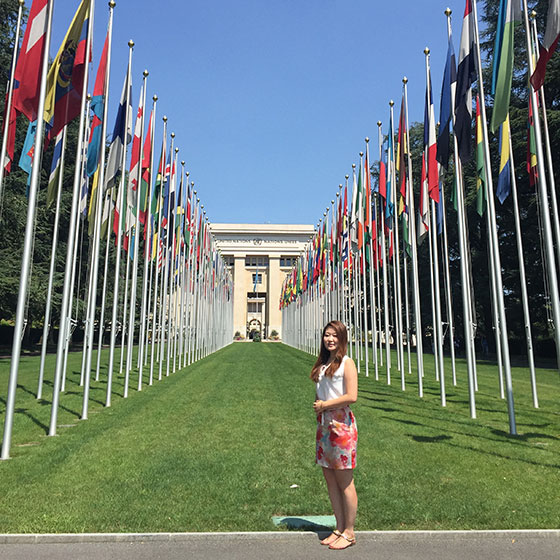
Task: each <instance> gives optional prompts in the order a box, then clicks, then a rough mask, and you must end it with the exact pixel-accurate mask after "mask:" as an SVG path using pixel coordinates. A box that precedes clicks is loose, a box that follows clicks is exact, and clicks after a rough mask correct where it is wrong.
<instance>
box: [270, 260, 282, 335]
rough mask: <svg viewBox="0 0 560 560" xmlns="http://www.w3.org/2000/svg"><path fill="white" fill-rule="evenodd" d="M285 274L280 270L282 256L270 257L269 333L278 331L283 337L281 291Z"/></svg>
mask: <svg viewBox="0 0 560 560" xmlns="http://www.w3.org/2000/svg"><path fill="white" fill-rule="evenodd" d="M283 280H284V275H283V273H282V271H281V270H280V257H273V256H270V257H269V259H268V289H267V295H266V296H267V297H266V305H267V308H268V313H267V316H268V335H269V336H270V333H271V332H272V331H276V332H277V333H278V334H279V335H280V337H282V312H281V311H280V293H281V291H282V282H283Z"/></svg>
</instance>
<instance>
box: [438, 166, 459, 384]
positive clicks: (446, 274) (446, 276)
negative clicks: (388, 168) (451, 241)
mask: <svg viewBox="0 0 560 560" xmlns="http://www.w3.org/2000/svg"><path fill="white" fill-rule="evenodd" d="M440 169H441V168H440ZM439 180H440V189H441V190H440V201H439V203H440V204H441V213H442V243H443V249H442V253H443V282H444V285H445V301H446V310H447V325H448V329H449V347H450V350H451V372H452V379H453V386H456V385H457V372H456V367H455V321H454V319H453V299H452V297H451V273H450V271H449V246H448V243H447V217H446V210H445V191H444V188H443V180H442V177H441V176H440V178H439ZM444 338H445V337H444ZM443 345H444V341H443V339H442V346H443Z"/></svg>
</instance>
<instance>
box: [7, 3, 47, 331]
mask: <svg viewBox="0 0 560 560" xmlns="http://www.w3.org/2000/svg"><path fill="white" fill-rule="evenodd" d="M24 4H25V2H24V0H18V5H19V8H18V17H17V23H16V33H15V35H14V50H13V53H12V66H11V69H10V80H9V82H8V95H7V98H6V111H5V112H4V132H3V134H2V152H1V154H0V208H1V205H2V196H3V187H4V166H5V165H6V164H7V162H6V152H7V151H8V132H9V131H10V115H11V113H12V102H13V96H14V74H15V71H16V63H17V57H18V49H19V33H20V31H21V19H22V15H23V6H24ZM51 11H52V8H51ZM13 126H16V123H15V122H14V123H13ZM14 332H15V331H14Z"/></svg>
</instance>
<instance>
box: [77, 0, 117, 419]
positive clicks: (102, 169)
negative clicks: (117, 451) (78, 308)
mask: <svg viewBox="0 0 560 560" xmlns="http://www.w3.org/2000/svg"><path fill="white" fill-rule="evenodd" d="M114 8H115V2H114V1H113V0H111V1H110V2H109V24H108V32H107V35H108V37H109V40H108V43H107V53H108V56H107V71H106V75H105V87H104V92H105V102H104V104H103V122H102V123H101V138H102V139H103V140H104V139H105V137H106V134H107V114H108V105H109V83H110V82H109V78H110V75H111V43H112V32H113V10H114ZM105 154H106V150H105V145H104V143H103V145H102V147H101V161H100V162H99V169H98V173H99V175H98V182H97V193H96V197H97V202H96V207H97V208H96V213H95V228H94V238H95V241H94V249H93V257H92V258H93V276H92V285H91V286H90V290H91V310H90V316H89V329H90V334H89V337H88V350H87V352H88V353H87V365H86V371H85V384H84V399H83V406H82V420H86V419H87V416H88V401H89V387H90V374H91V358H92V352H93V339H94V322H95V308H96V299H97V280H98V270H99V250H100V247H101V218H102V216H103V199H104V188H103V184H104V182H105ZM101 321H103V318H101ZM99 330H100V337H101V335H102V325H101V322H100V324H99ZM99 353H101V349H100V350H99Z"/></svg>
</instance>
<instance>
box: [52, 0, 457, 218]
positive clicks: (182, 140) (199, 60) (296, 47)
mask: <svg viewBox="0 0 560 560" xmlns="http://www.w3.org/2000/svg"><path fill="white" fill-rule="evenodd" d="M116 3H117V5H116V8H115V12H114V31H113V55H112V67H111V89H110V95H109V115H110V116H109V125H108V133H110V132H111V131H112V128H113V123H114V115H115V112H116V107H117V105H118V101H119V97H120V93H121V89H122V83H123V79H124V74H125V71H126V63H127V57H128V46H127V43H128V40H129V39H133V40H134V42H135V47H134V55H133V88H134V92H133V105H134V112H135V111H136V106H137V104H138V98H139V92H140V85H141V82H142V71H143V70H144V69H147V70H148V71H149V72H150V75H149V78H148V96H149V99H151V97H152V96H153V94H157V95H158V97H159V101H158V105H157V131H156V154H158V156H157V157H159V151H160V147H161V135H162V132H161V131H162V121H161V117H162V116H163V115H166V116H167V117H168V123H169V132H171V131H174V132H175V134H176V145H177V146H178V147H179V149H180V151H179V156H180V159H183V160H185V162H186V169H187V170H188V171H189V172H190V174H191V179H192V180H194V181H195V188H196V189H197V190H198V193H199V196H200V198H201V201H202V202H203V203H204V205H205V209H206V210H207V214H208V217H209V219H210V221H212V222H231V223H233V222H247V223H267V222H270V223H308V224H316V223H317V222H318V220H319V218H320V217H321V216H322V213H323V211H324V209H325V207H326V206H327V204H329V203H330V200H331V199H332V198H334V197H335V194H336V191H337V189H338V184H339V183H342V182H344V175H345V174H347V173H348V174H349V173H350V172H351V165H352V163H353V162H357V161H358V158H359V152H360V150H363V149H364V138H365V137H366V136H368V137H370V138H371V139H372V140H371V142H370V144H371V148H370V153H371V157H372V159H373V156H374V155H375V154H376V153H377V150H378V148H377V124H376V123H377V121H378V120H381V121H382V122H383V131H384V132H386V130H387V128H386V127H387V124H388V120H389V100H390V99H393V100H395V105H396V112H397V113H398V108H399V106H400V99H401V95H402V78H403V76H407V77H408V79H409V92H408V96H409V104H410V121H411V122H414V121H421V120H423V111H424V91H425V67H424V53H423V50H424V48H425V47H426V46H428V47H429V48H430V49H431V53H432V54H431V67H432V81H433V89H434V103H435V110H436V115H437V114H439V95H440V88H441V80H442V75H443V66H444V63H445V56H446V51H447V30H446V16H445V15H444V10H445V8H446V7H450V8H451V9H452V11H453V15H452V27H453V39H454V46H455V52H456V54H457V53H458V51H459V39H460V33H461V22H462V16H463V11H464V5H465V2H464V0H445V1H440V0H424V1H422V2H419V1H412V0H393V1H389V2H378V1H374V0H237V1H234V2H231V1H225V0H214V1H209V0H183V1H182V0H159V1H158V0H152V1H151V2H147V1H145V0H116ZM77 5H78V0H58V1H57V2H55V12H54V23H53V41H52V45H51V54H52V56H54V55H55V54H56V51H57V50H58V47H59V45H60V43H61V41H62V38H63V37H64V34H65V32H66V29H67V28H68V25H69V23H70V20H71V18H72V16H73V14H74V11H75V10H76V8H77ZM107 21H108V6H107V2H106V1H100V0H96V8H95V36H94V51H93V76H95V72H96V71H97V65H98V62H99V56H100V53H101V48H102V45H103V40H104V35H105V33H106V28H107ZM92 89H93V78H92V79H91V87H90V91H91V90H92ZM397 119H398V114H396V115H395V120H397Z"/></svg>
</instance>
